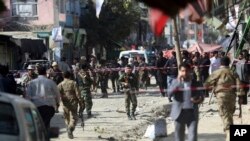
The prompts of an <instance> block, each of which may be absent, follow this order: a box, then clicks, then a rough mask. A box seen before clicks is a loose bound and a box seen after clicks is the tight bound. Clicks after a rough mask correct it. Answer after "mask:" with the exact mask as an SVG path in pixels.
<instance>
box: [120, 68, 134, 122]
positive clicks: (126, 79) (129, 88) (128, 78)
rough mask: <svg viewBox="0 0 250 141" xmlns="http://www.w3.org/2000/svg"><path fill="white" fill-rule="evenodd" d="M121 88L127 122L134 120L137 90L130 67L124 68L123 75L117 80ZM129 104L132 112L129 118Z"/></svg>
mask: <svg viewBox="0 0 250 141" xmlns="http://www.w3.org/2000/svg"><path fill="white" fill-rule="evenodd" d="M119 81H120V82H121V84H122V86H123V90H124V92H125V108H126V112H127V116H128V119H129V120H132V119H133V120H136V118H135V110H136V107H137V98H136V93H135V91H136V90H137V89H138V88H137V85H136V84H137V79H136V77H135V75H134V74H133V73H132V67H131V66H130V65H127V66H126V67H125V73H124V74H123V75H122V76H121V77H120V78H119ZM130 102H131V103H132V112H131V116H132V117H131V116H130Z"/></svg>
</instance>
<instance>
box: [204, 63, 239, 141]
mask: <svg viewBox="0 0 250 141" xmlns="http://www.w3.org/2000/svg"><path fill="white" fill-rule="evenodd" d="M204 85H205V86H214V94H215V96H216V98H217V102H218V110H219V114H220V116H221V119H222V122H223V126H224V131H225V133H226V136H227V137H226V141H229V128H230V125H233V114H234V112H235V103H236V96H237V95H238V96H240V95H242V89H240V88H239V85H240V80H239V78H238V76H237V75H235V74H234V73H233V72H232V71H231V70H230V69H229V68H228V67H220V69H218V70H216V71H214V72H213V73H212V74H211V75H210V76H209V77H208V79H207V80H206V82H205V83H204ZM235 85H236V86H237V87H236V89H235V88H232V87H231V86H235Z"/></svg>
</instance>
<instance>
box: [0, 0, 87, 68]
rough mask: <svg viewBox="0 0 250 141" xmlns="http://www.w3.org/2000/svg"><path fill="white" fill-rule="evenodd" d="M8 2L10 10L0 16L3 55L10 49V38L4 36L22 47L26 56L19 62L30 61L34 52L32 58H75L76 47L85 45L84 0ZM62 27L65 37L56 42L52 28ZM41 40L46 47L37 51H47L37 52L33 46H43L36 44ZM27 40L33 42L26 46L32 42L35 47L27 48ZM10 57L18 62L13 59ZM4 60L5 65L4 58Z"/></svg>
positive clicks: (7, 0) (7, 5)
mask: <svg viewBox="0 0 250 141" xmlns="http://www.w3.org/2000/svg"><path fill="white" fill-rule="evenodd" d="M4 3H5V5H6V7H7V10H6V11H5V12H3V13H1V15H0V30H1V32H0V35H1V36H0V43H1V45H0V54H5V53H3V50H4V51H5V52H6V48H8V49H10V47H8V46H7V45H8V43H5V41H6V40H4V38H1V37H4V36H5V37H9V40H8V41H10V42H12V43H14V44H15V46H16V47H20V50H21V51H19V53H20V55H21V56H22V58H21V59H18V60H19V62H24V61H26V59H27V58H25V54H26V55H27V54H30V59H42V58H47V59H48V60H51V61H52V60H56V61H59V60H60V58H61V57H62V56H63V57H66V58H67V59H68V60H72V59H73V57H75V54H74V50H76V48H78V47H80V46H83V44H81V43H82V42H83V43H84V41H83V40H86V32H85V30H84V29H80V28H79V18H80V4H79V3H80V0H5V1H4ZM58 27H60V29H61V30H60V32H61V33H59V34H60V35H62V38H61V39H62V40H59V41H58V40H57V41H55V40H53V37H52V31H53V30H54V29H56V28H58ZM17 32H20V33H17ZM17 34H18V35H17ZM38 40H40V41H42V44H43V46H45V49H46V50H44V49H42V50H41V49H37V50H41V51H44V52H34V49H32V48H36V47H41V46H42V45H41V46H34V42H36V43H38ZM24 41H25V43H26V42H29V43H26V44H25V45H26V46H27V44H29V45H28V46H30V47H29V48H31V49H23V47H22V45H23V43H22V42H24ZM18 42H21V43H19V44H18ZM40 43H41V42H40ZM32 44H33V46H32ZM12 48H13V47H12ZM1 50H2V52H1ZM24 50H25V52H24ZM32 50H33V51H32ZM0 60H1V58H0ZM10 60H12V62H13V61H15V59H13V58H12V59H10ZM20 60H22V61H20ZM5 62H6V61H5ZM7 62H10V61H7ZM1 63H3V64H4V61H1ZM5 64H6V63H5ZM8 64H9V63H8ZM12 68H16V67H14V66H13V67H12Z"/></svg>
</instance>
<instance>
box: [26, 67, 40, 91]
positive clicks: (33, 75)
mask: <svg viewBox="0 0 250 141" xmlns="http://www.w3.org/2000/svg"><path fill="white" fill-rule="evenodd" d="M27 70H28V73H26V74H24V75H23V76H22V84H23V86H25V87H26V86H27V84H28V82H30V81H31V80H33V79H35V78H37V76H38V75H37V74H36V73H35V67H34V66H32V65H29V66H28V68H27Z"/></svg>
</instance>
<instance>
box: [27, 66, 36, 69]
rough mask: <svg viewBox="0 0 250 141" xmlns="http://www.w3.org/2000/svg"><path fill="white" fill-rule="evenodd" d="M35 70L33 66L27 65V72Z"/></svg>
mask: <svg viewBox="0 0 250 141" xmlns="http://www.w3.org/2000/svg"><path fill="white" fill-rule="evenodd" d="M34 69H35V67H34V66H33V65H29V66H28V67H27V70H34Z"/></svg>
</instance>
